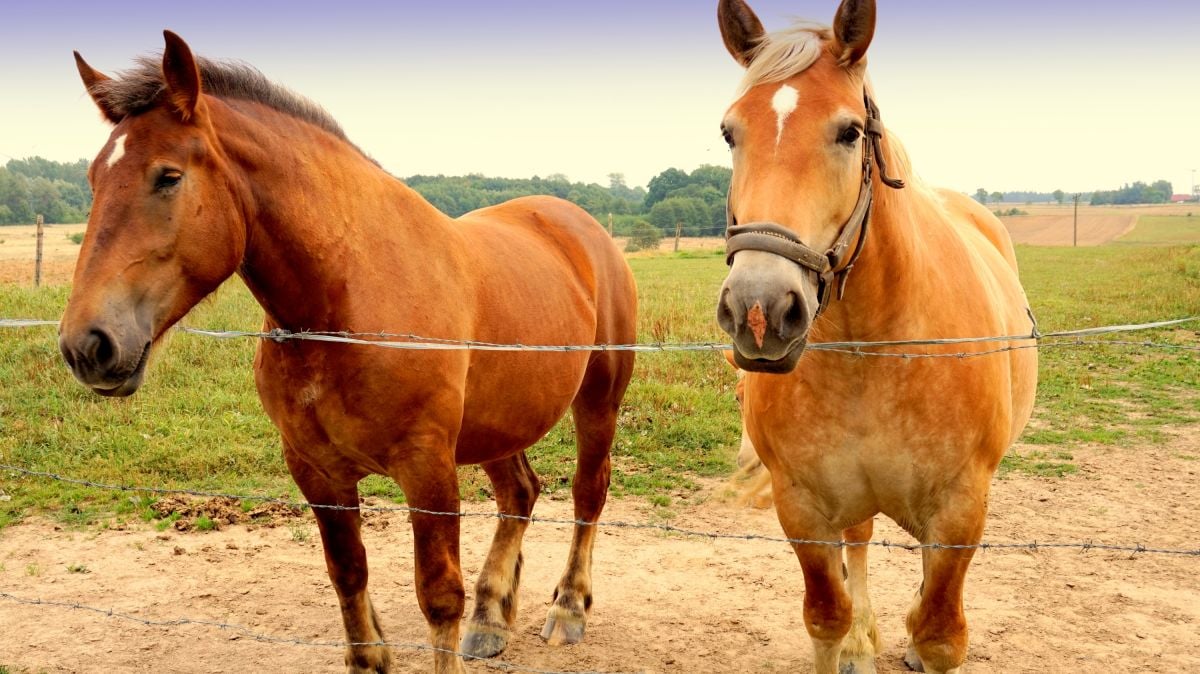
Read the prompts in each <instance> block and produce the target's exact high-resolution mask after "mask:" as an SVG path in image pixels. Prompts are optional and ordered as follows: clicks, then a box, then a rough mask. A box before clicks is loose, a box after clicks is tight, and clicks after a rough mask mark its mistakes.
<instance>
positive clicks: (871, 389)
mask: <svg viewBox="0 0 1200 674" xmlns="http://www.w3.org/2000/svg"><path fill="white" fill-rule="evenodd" d="M718 17H719V21H720V26H721V33H722V36H723V37H724V40H725V45H726V47H727V48H728V49H729V51H730V53H731V54H732V55H733V57H734V58H735V59H736V60H737V61H738V62H739V63H741V64H742V65H743V66H745V67H746V69H747V72H746V79H745V81H744V83H743V87H742V91H741V95H740V97H739V98H738V100H737V101H736V102H734V104H733V105H732V106H731V107H730V108H729V111H728V112H727V113H726V116H725V119H724V124H723V130H724V134H725V137H726V140H728V141H729V144H730V146H731V147H732V148H733V170H734V175H733V185H732V189H731V193H730V211H729V212H730V230H729V240H728V251H729V257H730V262H731V264H732V269H731V270H730V273H729V276H728V278H727V279H726V281H725V284H724V286H723V287H722V289H721V296H720V299H719V304H718V309H717V315H718V320H719V322H720V324H721V327H722V328H723V329H724V330H725V331H726V332H727V333H729V335H730V336H732V337H733V339H734V345H735V354H734V359H735V361H736V362H737V365H738V366H739V367H740V368H742V369H744V370H746V371H747V372H748V373H747V375H746V379H745V383H746V386H745V422H746V430H747V432H748V434H749V436H750V439H751V441H752V442H753V444H754V446H755V447H756V448H757V450H758V454H759V456H760V457H761V458H762V461H763V463H764V464H765V465H766V467H767V469H768V470H769V471H770V473H771V482H772V492H773V498H774V501H775V507H776V510H777V511H778V514H779V520H780V522H781V523H782V525H783V528H784V530H785V531H786V533H787V535H788V536H789V537H790V538H794V539H805V540H819V541H829V542H831V543H836V542H838V541H841V540H843V539H844V540H846V541H848V542H859V543H861V542H865V541H867V540H869V538H870V536H871V529H872V522H873V517H874V515H876V514H877V513H884V514H886V515H888V516H889V517H891V518H892V519H894V520H895V521H896V522H898V523H899V524H900V525H901V526H902V527H904V528H905V529H906V530H908V531H909V532H911V533H912V534H913V536H915V537H916V538H917V539H918V540H919V541H921V542H922V543H924V544H934V543H940V544H949V545H967V546H970V545H973V544H976V543H978V542H979V541H980V540H981V538H982V535H983V529H984V519H985V517H986V511H987V497H988V489H989V486H990V481H991V477H992V474H993V473H994V471H995V470H996V467H997V466H998V465H999V463H1000V459H1001V457H1002V456H1003V454H1004V452H1005V450H1006V449H1007V448H1008V447H1009V446H1010V444H1011V443H1012V442H1013V441H1014V440H1015V438H1016V437H1017V435H1018V434H1019V433H1020V431H1021V430H1022V429H1023V428H1024V426H1025V423H1026V422H1027V421H1028V419H1029V415H1030V412H1031V409H1032V406H1033V397H1034V389H1035V387H1036V382H1037V358H1036V356H1035V352H1034V351H1033V350H1007V351H1003V352H1000V353H995V354H993V355H985V354H982V353H979V352H982V351H987V350H994V349H996V348H997V346H996V345H995V344H991V345H988V344H968V345H961V344H960V345H955V346H940V345H939V346H932V347H922V348H921V349H920V350H921V352H922V353H923V354H924V355H927V356H935V357H933V358H916V359H899V358H858V357H853V356H847V355H844V354H836V353H828V352H815V351H814V352H809V353H807V354H805V353H804V351H805V348H804V347H805V344H806V342H807V340H809V339H813V340H817V341H887V340H911V339H917V338H966V337H981V336H990V335H1026V334H1028V335H1033V334H1034V333H1035V327H1034V325H1033V321H1032V317H1031V314H1030V313H1029V311H1028V308H1027V307H1028V304H1027V301H1026V298H1025V293H1024V291H1023V290H1022V288H1021V284H1020V282H1019V280H1018V277H1017V265H1016V260H1015V257H1014V255H1013V249H1012V244H1011V243H1010V241H1009V239H1008V236H1007V234H1006V233H1005V230H1004V228H1003V226H1002V225H1001V224H1000V223H999V222H998V221H997V220H996V218H994V217H993V216H992V215H991V214H990V213H988V212H987V211H986V210H985V209H983V208H982V207H981V206H979V205H977V204H975V203H974V202H972V201H971V200H970V199H968V198H967V197H964V196H962V195H959V194H957V193H954V192H950V191H934V190H931V189H929V188H926V187H924V186H923V185H921V184H920V183H919V182H917V181H916V180H915V179H914V177H913V174H912V171H911V169H910V166H909V162H908V158H907V156H906V154H905V153H904V151H903V149H902V148H901V147H900V144H899V143H898V142H897V141H896V140H895V139H894V138H892V137H890V136H887V135H886V134H885V133H884V130H883V127H882V123H881V122H880V120H879V113H878V109H877V108H876V107H875V105H874V103H873V102H872V101H871V96H870V94H871V89H870V85H869V83H868V78H867V72H866V61H865V59H864V57H865V55H866V53H867V48H868V46H869V45H870V42H871V39H872V37H873V35H874V32H875V3H874V2H870V1H867V0H845V1H844V2H843V3H842V5H841V7H840V8H839V9H838V12H837V16H836V18H835V20H834V25H833V28H832V29H826V28H820V27H813V26H811V25H801V26H797V27H793V28H790V29H788V30H784V31H782V32H779V33H773V34H769V35H768V34H767V33H765V31H764V30H763V26H762V23H761V22H760V21H759V19H758V18H757V17H756V16H755V15H754V13H753V12H752V11H751V10H750V8H749V7H748V6H747V5H746V4H745V2H744V1H743V0H721V2H720V5H719V10H718ZM889 167H890V171H894V172H895V173H896V174H897V175H900V176H903V177H904V178H905V179H906V180H907V181H908V185H907V187H906V188H905V184H904V183H903V182H901V181H900V180H897V179H895V178H892V177H891V173H890V171H889ZM900 188H904V189H900ZM868 223H869V224H870V227H869V231H868V227H867V225H868ZM822 251H827V252H822ZM851 267H853V270H854V271H853V274H851V273H850V271H851ZM818 316H819V318H818ZM1010 345H1011V346H1017V347H1025V346H1031V345H1032V342H1030V341H1028V340H1017V341H1016V342H1015V343H1013V344H1010ZM1002 346H1003V345H1002ZM879 350H880V351H883V352H888V353H893V354H894V353H895V352H896V349H895V348H887V347H884V348H880V349H879ZM909 350H910V351H912V350H913V349H912V347H909ZM951 351H954V352H958V351H968V352H976V354H977V355H976V356H975V357H968V358H961V359H960V358H944V357H943V358H939V357H936V356H939V355H940V356H947V355H949V354H950V352H951ZM802 355H803V357H801V356H802ZM795 551H796V556H797V557H799V560H800V565H801V566H802V567H803V570H804V580H805V587H806V588H807V591H806V593H805V598H804V624H805V626H806V627H807V629H808V632H809V635H810V636H811V638H812V642H813V646H814V649H815V665H816V671H817V672H820V673H821V674H830V673H834V672H838V670H839V657H840V661H841V665H842V671H843V672H845V671H857V672H863V671H867V672H870V671H874V657H875V654H876V652H877V648H878V639H877V635H876V632H875V620H874V615H873V613H872V611H871V606H870V600H869V599H868V594H867V589H866V573H867V566H866V548H865V547H861V546H851V547H849V548H847V555H846V556H847V562H848V563H847V565H846V566H847V567H848V568H847V569H846V572H847V576H848V577H847V580H848V586H849V590H848V591H847V588H846V587H845V586H844V585H843V583H842V582H841V581H842V574H843V566H842V555H841V552H840V550H839V548H838V547H836V546H833V545H797V546H795ZM972 554H973V550H972V549H970V548H967V549H944V548H938V547H934V546H930V547H926V548H925V549H924V550H923V562H924V578H923V583H922V585H921V587H922V589H921V591H920V592H919V596H918V598H917V600H916V602H915V605H914V606H913V608H912V610H911V611H910V612H909V614H908V630H909V633H910V635H911V648H910V652H909V654H908V657H907V658H906V660H907V661H908V662H909V664H910V666H912V667H914V668H921V667H923V668H924V670H925V671H927V672H955V671H958V670H959V669H960V667H961V666H962V664H963V661H964V659H965V657H966V650H967V625H966V619H965V618H964V616H963V610H962V594H963V583H964V577H965V574H966V571H967V566H968V565H969V563H970V561H971V557H972Z"/></svg>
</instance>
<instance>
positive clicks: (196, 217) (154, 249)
mask: <svg viewBox="0 0 1200 674" xmlns="http://www.w3.org/2000/svg"><path fill="white" fill-rule="evenodd" d="M165 37H166V49H165V51H164V53H163V58H162V70H161V73H158V72H153V70H151V69H143V71H142V72H138V73H136V74H129V76H128V77H126V78H124V79H123V80H122V81H120V82H117V81H116V80H113V79H110V78H109V77H107V76H105V75H103V74H101V73H99V72H97V71H96V70H93V69H92V68H91V66H89V65H88V64H87V63H85V62H84V61H83V59H82V58H80V56H79V54H78V53H76V54H75V60H76V65H77V66H78V67H79V74H80V76H81V77H82V78H83V83H84V85H85V86H86V87H87V90H88V93H89V94H90V95H91V97H92V99H93V100H94V101H95V102H96V105H98V106H99V107H100V111H101V112H102V113H103V115H104V117H105V118H107V119H108V120H109V121H110V122H112V123H113V124H114V125H115V128H114V129H113V132H112V135H111V137H110V138H109V141H108V143H107V144H105V146H104V148H103V149H101V150H100V154H99V155H97V157H96V159H95V161H93V162H92V165H91V168H90V170H89V173H88V179H89V180H90V181H91V184H92V189H93V191H94V192H95V201H94V204H93V206H92V212H91V215H90V217H89V218H88V228H87V234H86V235H85V237H84V241H83V247H82V250H81V251H80V255H79V262H78V265H77V267H76V269H75V278H74V288H73V289H72V292H71V298H70V301H69V303H68V305H67V309H66V313H65V314H64V315H63V318H62V324H61V327H60V329H59V348H60V349H61V350H62V354H63V357H64V358H65V359H66V362H67V365H68V366H69V367H70V368H71V371H72V372H73V373H74V374H75V377H76V378H77V379H78V380H79V381H80V382H82V383H83V384H84V385H86V386H88V387H90V388H91V389H92V390H93V391H95V392H96V393H99V394H101V395H107V396H126V395H130V394H132V393H133V392H135V391H136V390H137V389H138V387H139V386H140V385H141V383H142V378H143V376H144V374H145V368H146V361H147V358H148V357H149V355H150V347H151V345H152V344H154V342H155V341H156V340H157V339H158V338H159V337H161V336H162V335H163V333H164V332H166V330H167V329H168V328H170V327H171V326H172V325H173V324H174V323H175V322H176V321H178V320H179V319H180V318H182V317H183V316H184V314H186V313H187V312H188V310H190V309H191V308H192V307H193V306H194V305H195V304H196V303H198V302H199V301H200V300H201V299H203V298H204V297H205V296H206V295H208V294H209V293H210V292H212V291H213V290H215V289H216V288H217V286H219V285H220V284H221V282H222V281H224V280H225V279H226V278H228V277H229V276H230V275H231V274H233V272H234V271H235V270H236V269H237V266H238V265H239V263H240V262H241V260H242V256H243V253H244V251H245V246H246V229H245V226H244V219H243V218H242V216H241V212H242V211H241V208H240V207H239V206H238V204H239V200H238V199H237V198H236V196H235V195H237V194H238V188H237V184H236V181H235V180H234V179H233V178H232V173H231V172H230V171H229V169H228V165H227V162H226V160H225V157H224V154H223V152H222V151H221V149H220V145H219V144H218V143H217V141H216V132H215V131H214V129H213V126H212V124H211V123H210V120H209V113H208V101H206V100H205V97H204V96H202V95H201V92H200V87H201V84H200V82H201V78H200V71H199V68H198V67H197V63H196V59H195V58H194V57H193V56H192V53H191V50H190V49H188V46H187V44H185V43H184V42H183V40H181V39H180V38H179V37H178V36H177V35H175V34H174V33H171V32H166V33H165ZM151 65H153V64H151ZM148 73H152V75H151V74H148Z"/></svg>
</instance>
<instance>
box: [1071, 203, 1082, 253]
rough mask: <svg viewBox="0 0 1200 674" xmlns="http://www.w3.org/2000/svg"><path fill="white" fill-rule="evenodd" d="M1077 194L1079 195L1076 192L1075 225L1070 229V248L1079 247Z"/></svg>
mask: <svg viewBox="0 0 1200 674" xmlns="http://www.w3.org/2000/svg"><path fill="white" fill-rule="evenodd" d="M1079 196H1080V195H1078V194H1076V195H1075V225H1074V227H1073V228H1072V230H1071V231H1072V234H1071V247H1072V248H1078V247H1079Z"/></svg>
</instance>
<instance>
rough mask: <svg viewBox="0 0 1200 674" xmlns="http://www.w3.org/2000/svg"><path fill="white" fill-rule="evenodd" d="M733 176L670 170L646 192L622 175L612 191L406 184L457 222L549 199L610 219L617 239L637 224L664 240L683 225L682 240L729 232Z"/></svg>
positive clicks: (530, 182)
mask: <svg viewBox="0 0 1200 674" xmlns="http://www.w3.org/2000/svg"><path fill="white" fill-rule="evenodd" d="M732 176H733V172H732V171H731V170H730V169H728V168H724V167H720V166H701V167H700V168H698V169H696V170H694V171H692V172H691V173H688V172H686V171H681V170H679V169H677V168H669V169H667V170H665V171H663V172H662V173H660V174H658V175H657V176H655V177H654V178H652V179H651V180H650V183H649V185H648V186H647V187H646V188H642V187H633V188H631V187H629V186H628V185H627V184H626V183H625V176H624V175H623V174H621V173H612V174H609V176H608V186H603V185H599V184H596V183H580V182H571V181H570V180H569V179H568V178H567V177H566V176H564V175H561V174H556V175H551V176H548V177H546V178H541V177H538V176H534V177H533V178H530V179H518V178H489V177H485V176H482V175H468V176H423V175H417V176H411V177H408V178H405V179H404V182H405V183H407V184H408V186H409V187H411V188H413V189H414V190H416V191H417V192H419V193H420V194H421V196H423V197H425V198H426V199H427V200H429V202H430V203H432V204H433V205H434V206H436V207H438V209H440V210H442V211H443V212H445V213H446V214H447V215H450V216H453V217H458V216H460V215H462V214H464V213H468V212H470V211H473V210H475V209H477V208H483V207H485V206H491V205H493V204H498V203H500V202H502V201H507V200H509V199H513V198H516V197H522V196H528V195H533V194H549V195H552V196H556V197H561V198H563V199H567V200H568V201H571V202H573V203H575V204H576V205H578V206H580V207H581V208H583V209H584V210H586V211H587V212H588V213H590V214H591V215H592V216H593V217H594V218H596V219H597V220H599V221H600V222H601V223H604V224H606V225H607V224H608V222H609V219H610V218H611V221H612V224H613V233H614V234H616V235H618V236H627V235H629V234H631V233H633V232H634V230H635V228H637V227H638V225H639V224H642V225H644V224H649V225H651V226H653V227H654V228H656V229H658V230H659V231H660V232H661V233H662V234H664V235H674V234H675V228H676V225H679V226H681V227H682V233H683V235H684V236H719V235H720V234H721V233H723V232H724V231H725V195H726V194H727V193H728V192H729V182H730V180H731V178H732Z"/></svg>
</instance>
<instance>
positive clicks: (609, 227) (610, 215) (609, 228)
mask: <svg viewBox="0 0 1200 674" xmlns="http://www.w3.org/2000/svg"><path fill="white" fill-rule="evenodd" d="M612 235H613V226H612V213H609V214H608V237H609V238H610V239H611V238H612Z"/></svg>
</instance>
